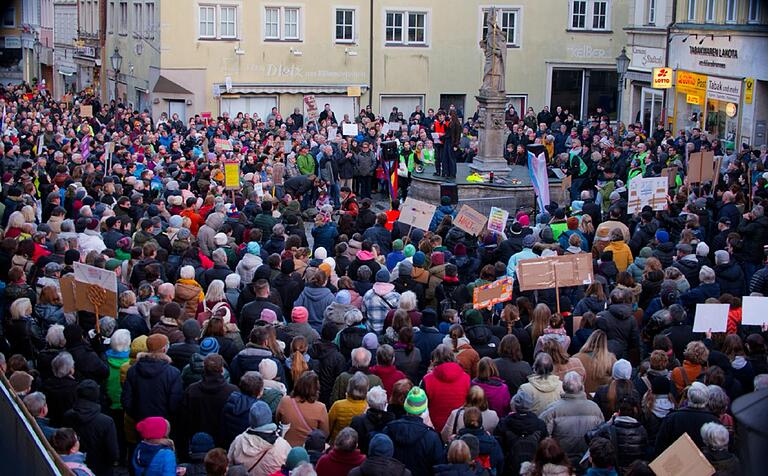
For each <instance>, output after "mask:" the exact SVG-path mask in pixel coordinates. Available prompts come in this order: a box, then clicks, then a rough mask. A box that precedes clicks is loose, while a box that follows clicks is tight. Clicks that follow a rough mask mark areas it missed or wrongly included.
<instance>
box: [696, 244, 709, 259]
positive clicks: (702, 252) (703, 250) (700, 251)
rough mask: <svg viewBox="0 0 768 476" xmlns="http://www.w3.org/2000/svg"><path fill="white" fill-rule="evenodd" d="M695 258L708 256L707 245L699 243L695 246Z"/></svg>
mask: <svg viewBox="0 0 768 476" xmlns="http://www.w3.org/2000/svg"><path fill="white" fill-rule="evenodd" d="M696 256H709V245H707V244H706V243H704V242H703V241H700V242H699V244H698V245H696Z"/></svg>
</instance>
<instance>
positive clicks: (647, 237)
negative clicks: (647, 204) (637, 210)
mask: <svg viewBox="0 0 768 476" xmlns="http://www.w3.org/2000/svg"><path fill="white" fill-rule="evenodd" d="M658 229H659V226H658V225H657V224H656V222H653V221H652V222H650V223H640V224H639V225H637V228H636V229H635V232H634V233H633V234H632V238H630V240H629V243H627V245H628V246H629V249H630V250H632V256H638V255H639V254H640V249H641V248H642V247H644V246H646V245H648V243H650V242H651V240H653V239H654V237H655V236H656V230H658Z"/></svg>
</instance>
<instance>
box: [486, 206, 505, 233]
mask: <svg viewBox="0 0 768 476" xmlns="http://www.w3.org/2000/svg"><path fill="white" fill-rule="evenodd" d="M508 218H509V212H508V211H506V210H504V209H503V208H499V207H491V213H489V214H488V229H489V230H491V231H494V232H496V233H499V234H501V233H504V228H505V227H506V226H507V219H508Z"/></svg>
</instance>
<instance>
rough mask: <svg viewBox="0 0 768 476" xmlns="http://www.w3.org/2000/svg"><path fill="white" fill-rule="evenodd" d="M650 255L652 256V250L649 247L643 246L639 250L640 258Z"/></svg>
mask: <svg viewBox="0 0 768 476" xmlns="http://www.w3.org/2000/svg"><path fill="white" fill-rule="evenodd" d="M651 256H653V250H652V249H651V248H650V247H648V246H644V247H643V248H642V249H641V250H640V257H641V258H650V257H651Z"/></svg>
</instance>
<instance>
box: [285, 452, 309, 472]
mask: <svg viewBox="0 0 768 476" xmlns="http://www.w3.org/2000/svg"><path fill="white" fill-rule="evenodd" d="M301 463H309V453H307V450H305V449H304V448H302V447H301V446H296V447H294V448H291V451H289V452H288V457H287V458H286V459H285V469H287V470H289V471H290V470H292V469H294V468H295V467H296V466H298V465H300V464H301Z"/></svg>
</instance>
